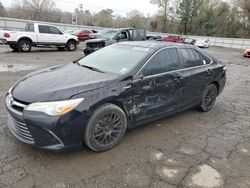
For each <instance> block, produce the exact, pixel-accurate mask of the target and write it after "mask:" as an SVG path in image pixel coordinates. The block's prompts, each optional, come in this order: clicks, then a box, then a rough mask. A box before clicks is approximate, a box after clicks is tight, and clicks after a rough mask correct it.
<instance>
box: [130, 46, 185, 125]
mask: <svg viewBox="0 0 250 188" xmlns="http://www.w3.org/2000/svg"><path fill="white" fill-rule="evenodd" d="M179 66H180V65H179V58H178V54H177V50H176V48H167V49H163V50H160V51H159V52H157V53H156V54H155V55H154V56H153V57H152V58H151V59H150V60H149V61H148V62H147V63H146V64H145V65H144V66H143V67H142V69H141V70H140V72H139V73H138V74H137V76H136V77H135V80H134V83H133V88H134V104H135V108H136V110H135V121H136V122H140V121H143V120H146V119H149V118H155V117H158V116H164V115H166V114H168V113H171V112H173V111H175V110H178V109H179V107H180V99H181V97H182V79H183V77H182V75H181V74H180V73H179V72H178V69H179Z"/></svg>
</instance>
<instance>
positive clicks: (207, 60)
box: [198, 52, 211, 65]
mask: <svg viewBox="0 0 250 188" xmlns="http://www.w3.org/2000/svg"><path fill="white" fill-rule="evenodd" d="M198 53H199V54H200V58H201V61H202V63H203V64H204V65H207V64H210V63H211V60H210V59H209V58H208V57H207V56H205V55H203V54H202V53H200V52H198Z"/></svg>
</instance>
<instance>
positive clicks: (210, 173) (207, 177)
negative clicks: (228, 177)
mask: <svg viewBox="0 0 250 188" xmlns="http://www.w3.org/2000/svg"><path fill="white" fill-rule="evenodd" d="M199 171H200V172H198V173H197V174H195V175H194V176H193V177H192V181H193V183H194V184H195V185H197V186H200V187H207V188H214V187H221V186H222V180H221V175H220V174H219V172H217V170H215V169H214V168H212V167H210V166H208V165H203V166H200V167H199Z"/></svg>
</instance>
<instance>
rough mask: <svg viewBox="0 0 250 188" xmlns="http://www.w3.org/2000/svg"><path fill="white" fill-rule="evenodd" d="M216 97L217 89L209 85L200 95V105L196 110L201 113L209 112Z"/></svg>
mask: <svg viewBox="0 0 250 188" xmlns="http://www.w3.org/2000/svg"><path fill="white" fill-rule="evenodd" d="M217 95H218V90H217V87H216V86H215V85H214V84H211V85H209V86H208V87H207V88H206V89H205V91H204V93H203V95H202V99H201V104H200V105H199V106H198V109H199V110H201V111H202V112H208V111H210V110H211V109H212V108H213V106H214V104H215V101H216V98H217Z"/></svg>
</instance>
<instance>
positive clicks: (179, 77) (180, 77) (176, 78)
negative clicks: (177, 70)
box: [174, 76, 184, 81]
mask: <svg viewBox="0 0 250 188" xmlns="http://www.w3.org/2000/svg"><path fill="white" fill-rule="evenodd" d="M183 78H184V77H183V76H176V77H175V78H174V80H175V81H178V80H182V79H183Z"/></svg>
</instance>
